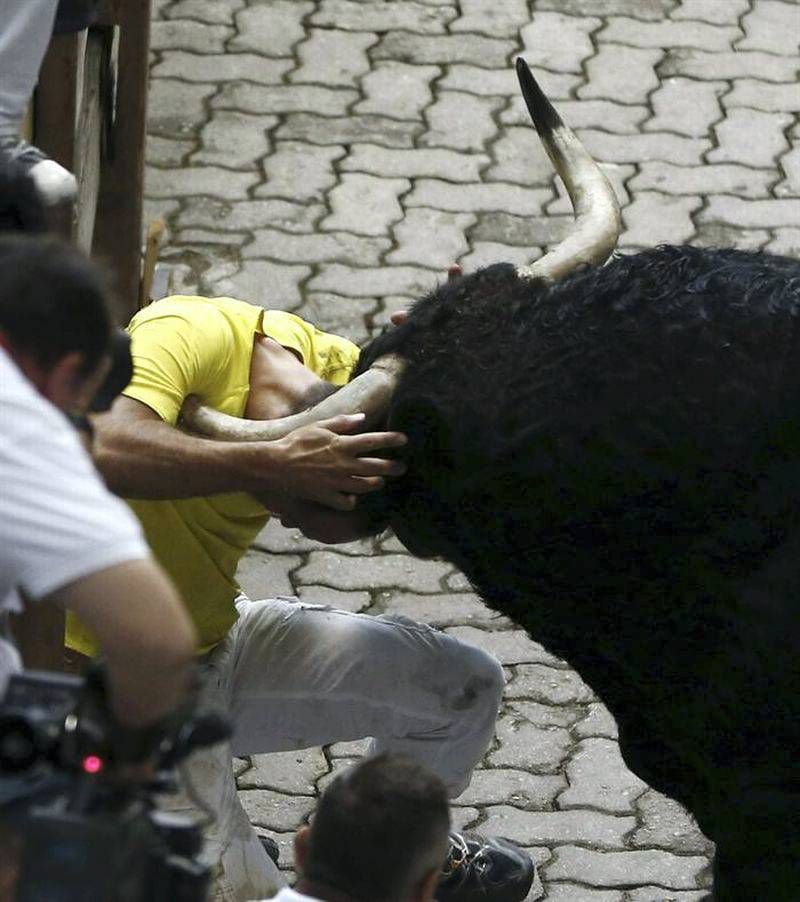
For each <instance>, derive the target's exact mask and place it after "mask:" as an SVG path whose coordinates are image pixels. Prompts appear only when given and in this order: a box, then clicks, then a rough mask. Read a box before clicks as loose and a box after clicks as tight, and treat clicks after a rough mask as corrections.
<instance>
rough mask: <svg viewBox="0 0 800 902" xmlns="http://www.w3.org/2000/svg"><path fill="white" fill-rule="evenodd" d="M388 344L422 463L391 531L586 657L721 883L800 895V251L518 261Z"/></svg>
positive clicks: (414, 455) (669, 252) (405, 421)
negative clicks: (558, 274) (546, 268)
mask: <svg viewBox="0 0 800 902" xmlns="http://www.w3.org/2000/svg"><path fill="white" fill-rule="evenodd" d="M388 352H396V353H397V354H399V355H400V356H401V357H402V358H403V359H404V360H405V361H406V367H405V372H404V374H403V376H402V377H401V380H400V382H399V384H398V387H397V390H396V392H395V394H394V396H393V400H392V402H391V406H390V409H389V412H388V418H387V424H388V426H389V427H391V428H393V429H395V428H396V429H400V430H403V431H405V432H406V433H408V435H409V439H410V441H409V444H408V447H407V449H406V450H405V458H406V460H407V462H408V472H407V475H406V476H404V477H403V478H400V479H398V480H395V481H393V482H392V484H391V485H390V486H389V488H388V489H387V490H386V491H385V493H383V496H382V497H380V498H375V497H373V498H371V499H370V501H369V502H368V503H369V504H370V506H371V515H372V516H373V517H374V520H375V524H376V527H377V526H384V525H391V526H392V527H393V528H394V530H395V531H396V533H397V535H398V536H399V537H400V539H401V540H402V541H403V542H404V543H405V544H406V545H407V547H408V548H409V549H410V550H411V551H412V552H413V553H415V554H418V555H421V556H432V555H438V556H442V557H444V558H445V559H447V560H449V561H452V562H453V563H454V564H456V565H458V567H460V568H461V569H462V570H463V572H464V573H465V574H466V576H467V577H468V578H469V580H470V582H471V583H472V585H473V586H474V588H475V590H476V591H477V592H478V593H479V595H480V596H481V597H482V598H483V600H484V601H485V602H486V603H487V604H488V605H489V606H490V607H491V608H493V609H495V610H497V611H500V612H502V613H504V614H506V615H508V616H509V617H511V618H512V619H513V620H514V621H515V622H516V623H518V624H520V625H521V626H523V627H524V628H525V629H526V630H527V631H528V633H529V634H530V635H531V636H532V637H533V638H535V639H536V640H537V641H539V642H541V643H542V644H543V645H545V646H546V647H547V648H548V649H549V650H551V651H552V652H554V653H555V654H557V655H559V656H560V657H562V658H564V659H565V660H566V661H567V662H569V664H571V665H572V666H574V667H575V668H576V669H577V670H578V672H579V673H580V674H581V675H582V676H583V677H584V678H585V680H586V681H587V683H589V685H590V686H591V687H592V688H593V689H594V690H595V691H596V692H597V694H598V695H599V696H600V698H601V699H602V700H603V702H604V703H605V704H606V705H607V706H608V708H609V709H610V711H611V712H612V714H613V715H614V717H615V718H616V720H617V723H618V726H619V732H620V747H621V750H622V754H623V756H624V758H625V761H626V762H627V764H628V765H629V767H630V768H631V770H633V771H634V772H635V773H636V774H638V775H639V776H640V777H642V778H643V779H644V780H646V781H647V782H648V783H650V784H651V785H652V786H654V787H655V788H657V789H659V790H661V791H662V792H664V793H666V794H668V795H670V796H672V797H673V798H676V799H678V800H679V801H680V802H682V803H683V804H684V805H685V806H686V807H687V808H688V809H689V810H690V811H692V812H693V814H694V815H695V816H696V817H697V819H698V821H699V823H700V826H701V827H702V829H703V830H704V831H705V832H706V834H707V835H708V836H710V837H711V838H713V839H714V840H715V841H716V842H717V843H718V852H717V856H718V860H717V869H718V870H717V878H716V879H717V883H716V885H717V890H716V892H717V896H716V898H719V899H740V898H741V899H745V898H746V899H748V900H755V899H763V900H765V902H767V900H769V902H773V900H778V899H787V900H788V899H792V900H796V899H800V883H798V879H799V878H798V874H797V868H798V861H800V852H799V851H798V843H800V840H799V839H798V834H800V817H799V816H798V800H799V799H800V791H799V790H800V777H798V769H797V761H796V757H797V753H798V749H800V670H799V668H798V642H797V639H798V627H797V623H798V616H797V611H798V604H797V592H798V588H800V263H797V262H795V261H792V260H788V259H785V258H780V257H770V256H766V255H763V254H750V253H744V252H739V251H732V250H700V249H695V248H690V247H682V248H677V247H662V248H657V249H655V250H651V251H647V252H644V253H640V254H636V255H634V256H628V257H618V258H616V259H614V260H612V262H611V263H609V264H608V265H607V266H605V267H587V268H584V269H582V270H580V271H578V272H575V273H573V274H572V275H571V276H569V277H567V278H565V279H564V280H562V281H560V282H557V283H555V284H548V283H546V282H544V281H541V280H537V281H533V282H531V281H526V280H521V279H519V278H518V277H517V275H516V273H515V270H514V268H513V267H511V266H508V265H504V264H501V265H497V266H492V267H489V268H487V269H484V270H482V271H479V272H477V273H475V274H474V275H471V276H468V277H463V278H461V279H458V280H456V281H454V282H450V283H447V284H445V285H442V286H441V287H439V288H438V289H437V290H435V291H434V292H433V293H432V294H431V295H430V296H428V297H426V298H424V299H423V300H422V301H420V302H419V303H417V304H416V305H415V306H414V307H413V309H412V310H411V312H410V316H409V318H408V321H407V323H405V324H404V325H402V326H400V327H398V328H394V329H391V330H388V331H386V332H385V333H384V334H383V335H381V336H380V337H378V338H377V339H375V340H374V341H373V342H372V343H370V344H369V345H368V346H367V347H366V348H364V350H363V351H362V354H361V360H360V362H359V372H361V371H363V370H364V369H365V368H367V367H368V366H369V365H370V363H371V362H372V361H374V360H375V359H376V358H377V357H379V356H381V355H383V354H386V353H388ZM795 856H796V857H795ZM726 875H728V876H727V877H726ZM723 887H724V888H723Z"/></svg>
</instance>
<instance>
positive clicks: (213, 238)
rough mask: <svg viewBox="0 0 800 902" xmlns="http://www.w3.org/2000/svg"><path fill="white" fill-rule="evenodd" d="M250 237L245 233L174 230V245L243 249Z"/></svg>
mask: <svg viewBox="0 0 800 902" xmlns="http://www.w3.org/2000/svg"><path fill="white" fill-rule="evenodd" d="M249 240H250V236H249V235H248V234H247V233H246V232H215V231H212V230H211V229H176V230H175V233H174V235H173V241H174V243H175V244H216V245H223V246H230V247H235V248H244V247H245V245H246V244H247V242H248V241H249Z"/></svg>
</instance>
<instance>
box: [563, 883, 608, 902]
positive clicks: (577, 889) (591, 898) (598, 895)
mask: <svg viewBox="0 0 800 902" xmlns="http://www.w3.org/2000/svg"><path fill="white" fill-rule="evenodd" d="M624 900H625V896H624V895H623V894H622V893H621V892H620V891H619V890H615V889H590V888H589V887H588V886H581V885H580V884H577V883H552V882H548V883H547V902H624Z"/></svg>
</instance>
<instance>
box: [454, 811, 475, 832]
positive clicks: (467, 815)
mask: <svg viewBox="0 0 800 902" xmlns="http://www.w3.org/2000/svg"><path fill="white" fill-rule="evenodd" d="M479 817H480V812H479V811H478V809H477V808H461V807H455V808H451V809H450V824H451V829H453V830H458V831H464V830H467V829H468V828H471V827H472V826H473V825H474V824H475V822H476V821H477V820H478V818H479Z"/></svg>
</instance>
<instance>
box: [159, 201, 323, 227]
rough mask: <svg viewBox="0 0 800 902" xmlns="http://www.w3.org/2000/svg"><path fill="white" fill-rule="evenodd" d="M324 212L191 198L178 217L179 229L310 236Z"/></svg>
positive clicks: (266, 203) (318, 208) (283, 203)
mask: <svg viewBox="0 0 800 902" xmlns="http://www.w3.org/2000/svg"><path fill="white" fill-rule="evenodd" d="M324 212H325V208H324V207H322V206H321V205H317V204H309V205H303V204H298V203H293V202H292V201H286V200H251V201H241V202H239V203H229V202H227V201H221V200H215V199H213V198H209V197H190V198H187V199H186V200H185V202H184V207H183V209H182V210H181V212H180V214H179V215H178V217H177V225H178V226H180V227H192V226H193V227H199V228H212V229H230V230H231V231H239V230H241V229H245V230H250V229H258V228H266V227H269V226H275V227H276V228H280V229H283V230H284V231H286V232H310V231H312V230H313V229H314V226H315V223H316V222H317V221H318V220H319V219H321V218H322V216H323V214H324Z"/></svg>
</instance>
